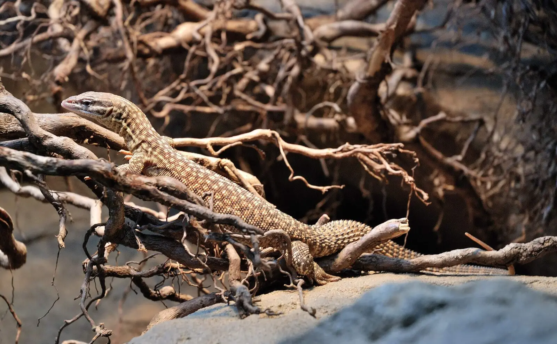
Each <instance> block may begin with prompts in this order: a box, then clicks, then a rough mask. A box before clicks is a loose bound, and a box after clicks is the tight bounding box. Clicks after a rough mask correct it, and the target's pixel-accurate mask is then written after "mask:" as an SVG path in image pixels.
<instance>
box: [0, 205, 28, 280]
mask: <svg viewBox="0 0 557 344" xmlns="http://www.w3.org/2000/svg"><path fill="white" fill-rule="evenodd" d="M13 231H14V225H13V221H12V218H11V217H10V214H8V212H7V211H5V210H4V209H3V208H0V267H2V268H4V269H12V270H14V269H19V268H20V267H22V266H23V264H25V262H26V261H27V247H26V246H25V244H24V243H22V242H19V241H17V240H16V239H15V238H14V236H13Z"/></svg>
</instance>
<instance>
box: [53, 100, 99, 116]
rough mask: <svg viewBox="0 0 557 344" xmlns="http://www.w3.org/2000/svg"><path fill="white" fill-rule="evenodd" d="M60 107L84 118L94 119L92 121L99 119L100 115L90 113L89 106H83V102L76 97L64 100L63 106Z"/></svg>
mask: <svg viewBox="0 0 557 344" xmlns="http://www.w3.org/2000/svg"><path fill="white" fill-rule="evenodd" d="M60 105H62V107H63V108H64V109H66V110H68V111H71V112H73V113H75V114H78V115H80V116H83V117H87V118H92V119H95V118H97V117H99V115H98V114H97V113H96V112H93V111H89V110H88V106H87V105H86V104H83V102H82V101H79V100H78V99H76V98H74V97H69V98H68V99H66V100H63V101H62V104H60Z"/></svg>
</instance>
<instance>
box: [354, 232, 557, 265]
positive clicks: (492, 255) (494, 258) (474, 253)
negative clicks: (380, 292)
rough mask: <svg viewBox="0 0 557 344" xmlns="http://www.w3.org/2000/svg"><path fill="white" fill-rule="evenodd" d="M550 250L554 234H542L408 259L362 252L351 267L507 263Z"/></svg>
mask: <svg viewBox="0 0 557 344" xmlns="http://www.w3.org/2000/svg"><path fill="white" fill-rule="evenodd" d="M553 252H557V237H554V236H545V237H540V238H537V239H534V240H532V241H531V242H529V243H525V244H517V243H512V244H509V245H507V246H505V247H503V248H502V249H500V250H497V251H483V250H480V249H478V248H465V249H460V250H454V251H449V252H445V253H440V254H436V255H424V256H421V257H418V258H415V259H412V260H403V259H396V258H390V257H386V256H381V255H364V256H362V257H360V258H359V259H358V260H357V261H356V263H355V264H354V265H353V268H355V269H362V270H373V271H389V272H419V271H423V270H424V269H425V268H430V267H435V268H444V267H450V266H455V265H460V264H480V265H489V266H508V265H511V264H526V263H529V262H531V261H533V260H535V259H538V258H541V257H543V256H544V255H546V254H549V253H553Z"/></svg>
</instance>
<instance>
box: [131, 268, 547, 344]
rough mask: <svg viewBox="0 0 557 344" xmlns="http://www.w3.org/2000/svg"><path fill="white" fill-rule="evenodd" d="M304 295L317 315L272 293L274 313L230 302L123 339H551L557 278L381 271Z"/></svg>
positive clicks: (291, 297) (287, 295) (264, 300)
mask: <svg viewBox="0 0 557 344" xmlns="http://www.w3.org/2000/svg"><path fill="white" fill-rule="evenodd" d="M477 280H480V281H478V282H473V283H467V282H471V281H477ZM402 282H410V283H402ZM419 282H422V283H419ZM424 282H425V283H424ZM447 286H450V287H449V288H447ZM454 286H456V287H454ZM370 289H372V290H371V291H369V290H370ZM532 289H535V290H537V291H542V292H545V293H548V294H544V293H539V292H536V291H533V290H532ZM368 291H369V292H368ZM366 292H368V293H367V294H366ZM364 294H365V295H364ZM362 295H363V297H362ZM305 297H306V303H307V304H308V305H310V306H312V307H314V308H316V309H317V319H314V318H312V317H311V316H309V315H308V314H307V313H305V312H303V311H301V310H299V308H298V298H297V295H296V293H294V292H289V291H275V292H272V293H269V294H266V295H262V296H261V302H260V303H259V306H260V307H261V308H262V309H265V308H270V309H271V310H273V311H275V312H282V313H283V314H282V315H280V316H276V317H267V316H265V315H261V316H250V317H248V318H246V319H244V320H240V319H238V317H237V314H236V311H235V308H234V307H233V306H227V305H225V304H219V305H215V306H212V307H208V308H206V309H203V310H201V311H198V312H196V313H194V314H192V315H190V316H188V317H186V318H183V319H178V320H173V321H169V322H166V323H162V324H159V325H157V326H155V327H153V328H152V329H151V330H149V331H148V332H146V333H145V334H144V335H143V336H141V337H136V338H134V339H133V340H132V341H131V342H130V343H132V344H146V343H242V344H247V343H261V342H265V343H280V342H282V343H285V344H286V343H333V342H334V343H339V342H345V341H349V342H350V343H370V342H372V343H449V342H450V343H476V344H478V343H480V344H481V343H502V342H504V343H527V342H535V343H557V317H555V316H554V315H555V314H557V279H555V278H550V277H527V276H513V277H505V278H489V277H481V276H466V277H460V276H459V277H457V276H428V275H397V274H388V273H385V274H374V275H368V276H363V277H357V278H345V279H343V280H341V281H339V282H336V283H330V284H328V285H326V286H323V287H315V288H312V289H310V290H306V291H305ZM360 297H361V298H360ZM358 298H360V299H359V300H358ZM354 301H356V303H355V304H354V305H352V304H353V303H354ZM350 305H352V306H350ZM346 306H349V307H347V308H344V307H346ZM342 308H344V309H343V310H342V311H340V312H338V311H339V310H341V309H342ZM337 312H338V313H337ZM335 313H336V314H335ZM333 314H334V315H333ZM331 315H332V316H331ZM320 320H321V322H320ZM341 339H342V340H341Z"/></svg>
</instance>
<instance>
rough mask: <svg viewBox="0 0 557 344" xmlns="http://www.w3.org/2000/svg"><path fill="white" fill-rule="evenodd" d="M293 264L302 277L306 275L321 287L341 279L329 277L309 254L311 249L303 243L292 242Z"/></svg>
mask: <svg viewBox="0 0 557 344" xmlns="http://www.w3.org/2000/svg"><path fill="white" fill-rule="evenodd" d="M292 256H293V257H292V264H293V265H294V269H296V272H297V273H298V274H300V275H304V276H306V277H307V278H309V279H310V280H312V281H315V282H316V283H317V284H319V285H325V284H327V283H329V282H336V281H339V280H340V277H337V276H333V275H329V274H328V273H326V272H325V270H323V268H321V267H320V266H319V265H318V264H317V263H316V262H314V261H313V257H312V256H311V254H310V253H309V247H308V245H306V244H305V243H303V242H301V241H292Z"/></svg>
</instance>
